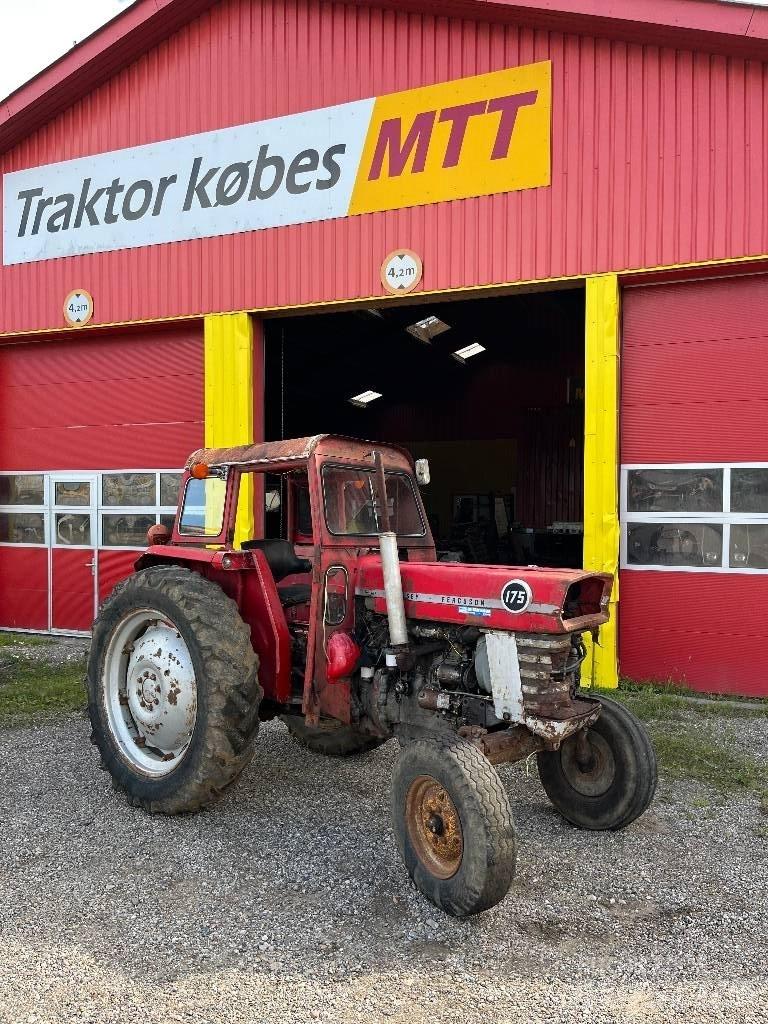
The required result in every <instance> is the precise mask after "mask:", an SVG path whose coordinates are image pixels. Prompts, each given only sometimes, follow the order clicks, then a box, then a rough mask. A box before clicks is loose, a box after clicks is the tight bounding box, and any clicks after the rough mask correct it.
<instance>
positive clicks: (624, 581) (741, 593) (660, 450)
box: [619, 276, 768, 696]
mask: <svg viewBox="0 0 768 1024" xmlns="http://www.w3.org/2000/svg"><path fill="white" fill-rule="evenodd" d="M767 345H768V278H766V277H762V276H755V277H747V278H738V279H728V280H719V281H698V282H692V283H688V284H676V285H665V286H654V287H650V288H633V289H629V290H627V291H625V293H624V301H623V332H622V364H621V365H622V392H621V461H622V464H624V465H627V464H630V465H631V464H632V463H674V462H694V463H697V462H698V463H703V464H706V463H707V462H739V461H742V462H748V461H766V460H767V459H768V365H767V361H766V359H765V352H766V346H767ZM620 593H621V603H620V609H619V665H620V670H621V673H622V674H623V675H625V676H628V677H629V678H631V679H637V680H648V679H652V680H672V681H674V682H679V683H684V684H686V685H688V686H692V687H694V688H695V689H700V690H710V691H716V692H730V693H743V694H751V695H756V696H768V637H767V636H766V622H765V608H766V606H767V605H768V575H747V574H739V573H696V572H663V571H648V572H645V571H640V570H623V571H622V573H621V591H620Z"/></svg>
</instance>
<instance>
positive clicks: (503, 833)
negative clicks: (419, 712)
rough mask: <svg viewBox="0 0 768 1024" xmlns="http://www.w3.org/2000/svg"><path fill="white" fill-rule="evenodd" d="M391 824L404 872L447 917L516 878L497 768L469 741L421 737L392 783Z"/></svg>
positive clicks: (492, 897) (479, 904) (484, 901)
mask: <svg viewBox="0 0 768 1024" xmlns="http://www.w3.org/2000/svg"><path fill="white" fill-rule="evenodd" d="M391 810H392V820H393V824H394V829H395V836H396V838H397V844H398V846H399V848H400V853H401V855H402V858H403V860H404V861H405V866H406V868H407V869H408V874H409V875H410V876H411V878H412V879H413V881H414V883H415V884H416V886H417V888H419V889H420V890H421V892H422V893H423V894H424V895H425V896H426V897H427V899H428V900H431V902H432V903H434V904H435V905H436V906H438V907H440V909H441V910H444V911H445V912H446V913H447V914H451V915H453V916H454V917H468V916H469V915H470V914H477V913H479V912H480V911H481V910H488V909H489V908H490V907H493V906H495V904H497V903H498V902H499V901H500V900H502V899H503V898H504V897H505V896H506V894H507V892H508V890H509V887H510V885H511V884H512V879H513V877H514V874H515V830H514V824H513V821H512V809H511V807H510V804H509V798H508V797H507V793H506V790H505V789H504V787H503V785H502V784H501V780H500V779H499V776H498V775H497V774H496V770H495V769H494V768H493V766H492V765H491V764H490V762H489V761H488V760H487V759H486V758H485V757H484V755H483V754H481V753H480V751H479V750H478V749H477V747H474V746H473V745H472V744H471V743H468V742H467V741H466V740H461V739H450V740H432V739H419V740H416V741H415V742H413V743H411V744H409V745H408V746H407V747H405V749H404V750H403V751H402V752H401V754H400V758H399V760H398V762H397V765H396V766H395V770H394V774H393V778H392V798H391Z"/></svg>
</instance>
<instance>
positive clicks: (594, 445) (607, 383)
mask: <svg viewBox="0 0 768 1024" xmlns="http://www.w3.org/2000/svg"><path fill="white" fill-rule="evenodd" d="M584 319H585V338H584V364H585V374H584V568H585V569H590V570H592V571H595V572H608V573H611V575H612V576H613V578H614V584H613V592H612V594H611V602H610V615H611V618H610V621H609V622H608V623H607V624H606V625H604V626H602V627H601V629H600V637H599V642H598V643H593V642H592V639H591V638H588V639H587V652H588V654H587V660H586V662H585V665H584V671H583V674H582V679H583V682H584V683H585V684H586V685H589V686H603V687H615V686H617V685H618V681H619V676H618V622H617V617H618V612H619V575H618V568H619V349H620V325H619V279H618V276H617V275H616V274H599V275H595V276H593V277H588V278H587V281H586V312H585V318H584Z"/></svg>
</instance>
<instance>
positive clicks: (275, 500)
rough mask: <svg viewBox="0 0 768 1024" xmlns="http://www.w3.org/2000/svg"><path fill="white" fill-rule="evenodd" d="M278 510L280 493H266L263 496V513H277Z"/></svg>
mask: <svg viewBox="0 0 768 1024" xmlns="http://www.w3.org/2000/svg"><path fill="white" fill-rule="evenodd" d="M279 508H280V491H267V493H266V494H265V495H264V511H265V512H277V510H278V509H279Z"/></svg>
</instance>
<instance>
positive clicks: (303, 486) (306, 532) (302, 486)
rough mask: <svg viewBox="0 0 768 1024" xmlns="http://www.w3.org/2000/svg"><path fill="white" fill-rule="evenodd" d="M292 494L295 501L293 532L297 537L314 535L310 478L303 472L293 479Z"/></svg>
mask: <svg viewBox="0 0 768 1024" xmlns="http://www.w3.org/2000/svg"><path fill="white" fill-rule="evenodd" d="M291 495H292V498H293V502H294V513H293V532H294V536H295V537H303V538H304V537H307V538H308V537H311V536H312V506H311V504H310V501H309V480H308V479H307V475H306V473H302V474H301V475H300V476H297V477H296V478H295V480H293V481H292V490H291Z"/></svg>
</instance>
